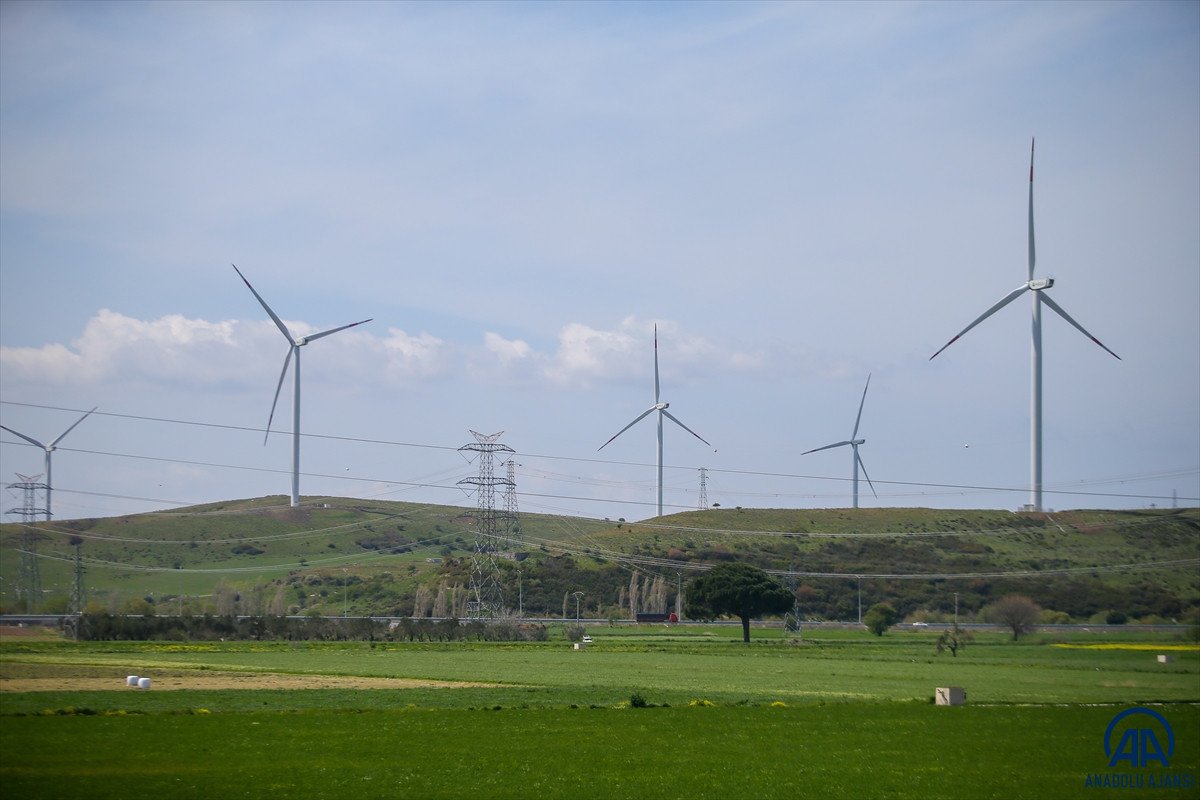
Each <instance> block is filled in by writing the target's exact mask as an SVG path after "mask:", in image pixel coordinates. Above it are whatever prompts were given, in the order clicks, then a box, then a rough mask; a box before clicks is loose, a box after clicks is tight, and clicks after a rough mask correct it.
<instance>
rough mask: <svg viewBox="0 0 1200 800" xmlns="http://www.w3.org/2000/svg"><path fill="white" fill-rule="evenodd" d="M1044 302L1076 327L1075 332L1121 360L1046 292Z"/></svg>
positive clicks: (1119, 358)
mask: <svg viewBox="0 0 1200 800" xmlns="http://www.w3.org/2000/svg"><path fill="white" fill-rule="evenodd" d="M1042 302H1043V303H1045V304H1046V305H1048V306H1050V308H1052V309H1054V311H1055V313H1057V314H1058V315H1059V316H1060V317H1062V318H1063V319H1065V320H1066V321H1067V322H1069V323H1071V324H1072V325H1074V326H1075V330H1077V331H1079V332H1080V333H1082V334H1083V335H1084V336H1086V337H1088V338H1089V339H1091V340H1092V341H1093V342H1095V343H1096V344H1098V345H1100V346H1101V347H1103V348H1104V350H1105V352H1107V353H1108V354H1109V355H1110V356H1112V357H1113V358H1115V359H1116V360H1117V361H1120V360H1121V357H1120V356H1119V355H1117V354H1116V353H1114V352H1113V351H1112V350H1109V349H1108V348H1107V347H1104V342H1102V341H1100V340H1099V339H1097V338H1096V337H1095V336H1092V335H1091V334H1090V333H1088V332H1087V330H1086V329H1085V328H1084V327H1083V326H1082V325H1080V324H1079V323H1078V322H1076V321H1075V320H1074V319H1072V318H1071V315H1070V314H1068V313H1067V312H1066V311H1063V309H1062V306H1060V305H1059V304H1058V303H1056V302H1054V301H1053V300H1051V299H1050V295H1048V294H1046V293H1045V292H1042Z"/></svg>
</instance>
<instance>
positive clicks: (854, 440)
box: [800, 375, 879, 508]
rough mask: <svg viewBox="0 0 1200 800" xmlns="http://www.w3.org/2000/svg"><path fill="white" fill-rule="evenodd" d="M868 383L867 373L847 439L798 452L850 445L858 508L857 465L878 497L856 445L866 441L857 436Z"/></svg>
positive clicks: (872, 491) (811, 451) (804, 454)
mask: <svg viewBox="0 0 1200 800" xmlns="http://www.w3.org/2000/svg"><path fill="white" fill-rule="evenodd" d="M870 385H871V376H870V375H868V376H867V385H866V386H864V387H863V393H862V399H861V400H859V401H858V416H857V417H855V418H854V432H853V433H851V434H850V438H849V439H846V440H845V441H843V442H834V443H833V444H827V445H825V446H824V447H814V448H813V449H812V450H805V451H804V452H803V453H801V454H800V455H802V456H806V455H808V454H809V453H816V452H817V451H819V450H830V449H832V448H834V447H843V446H845V445H850V449H851V450H852V451H853V453H854V458H853V460H852V462H851V463H852V466H853V469H854V472H853V474H854V507H855V508H858V469H859V467H862V472H863V477H865V478H866V479H867V485H868V486H870V487H871V494H874V495H875V498H876V499H879V495H878V494H876V492H875V484H873V483H871V476H870V475H868V474H867V465H866V464H864V463H863V461H862V457H861V456H859V454H858V446H859V445H860V444H866V441H867V440H866V439H859V438H858V425H859V423H861V422H862V412H863V404H864V403H866V402H867V388H868V387H870Z"/></svg>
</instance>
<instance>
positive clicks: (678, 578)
mask: <svg viewBox="0 0 1200 800" xmlns="http://www.w3.org/2000/svg"><path fill="white" fill-rule="evenodd" d="M675 617H676V619H680V620H682V619H683V573H682V572H678V571H677V572H676V573H675Z"/></svg>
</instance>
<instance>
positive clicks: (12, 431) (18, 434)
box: [0, 425, 46, 450]
mask: <svg viewBox="0 0 1200 800" xmlns="http://www.w3.org/2000/svg"><path fill="white" fill-rule="evenodd" d="M0 429H3V430H6V431H8V432H9V433H11V434H12V435H13V436H20V437H21V438H22V439H24V440H25V441H27V442H29V443H30V444H31V445H33V446H34V447H40V448H42V449H43V450H45V449H46V445H44V444H42V443H41V442H39V441H38V440H37V439H34V438H32V437H29V436H26V435H25V434H23V433H17V432H16V431H14V430H13V429H12V428H6V427H5V426H3V425H0Z"/></svg>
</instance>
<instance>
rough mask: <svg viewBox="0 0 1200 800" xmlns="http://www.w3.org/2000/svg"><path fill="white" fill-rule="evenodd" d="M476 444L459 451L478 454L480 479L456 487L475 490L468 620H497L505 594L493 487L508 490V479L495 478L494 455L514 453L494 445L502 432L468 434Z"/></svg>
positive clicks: (469, 479) (502, 445) (470, 479)
mask: <svg viewBox="0 0 1200 800" xmlns="http://www.w3.org/2000/svg"><path fill="white" fill-rule="evenodd" d="M471 435H472V436H474V437H475V441H474V442H473V443H471V444H465V445H463V446H462V447H460V448H458V449H459V452H462V451H463V450H467V451H470V452H472V453H478V454H479V476H478V477H476V478H463V479H462V480H461V481H459V482H458V483H459V485H460V486H461V485H463V484H467V485H469V486H474V487H476V507H477V509H478V514H477V516H476V520H475V548H474V550H473V551H472V553H471V587H470V599H469V600H468V601H467V616H469V617H471V618H472V619H481V618H489V617H497V616H499V615H500V614H501V612H502V611H503V610H504V592H503V589H502V588H501V578H500V569H499V567H497V566H496V553H497V552H498V551H499V549H500V548H499V544H500V541H501V536H500V534H499V533H498V532H497V530H496V487H497V486H509V485H510V481H509V479H508V478H497V477H496V475H495V456H496V453H514V452H516V451H514V450H513V449H512V448H511V447H509V446H508V445H506V444H497V443H496V440H498V439H499V438H500V437H501V436H503V435H504V431H500V432H499V433H491V434H482V433H477V432H475V431H471Z"/></svg>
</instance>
